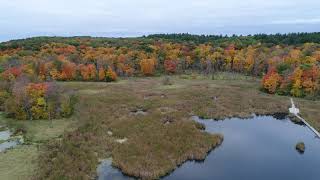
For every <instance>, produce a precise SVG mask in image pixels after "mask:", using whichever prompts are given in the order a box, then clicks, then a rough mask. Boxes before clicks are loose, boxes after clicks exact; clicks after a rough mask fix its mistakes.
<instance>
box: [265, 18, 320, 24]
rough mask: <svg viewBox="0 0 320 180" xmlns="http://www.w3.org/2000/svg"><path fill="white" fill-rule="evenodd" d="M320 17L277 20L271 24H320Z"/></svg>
mask: <svg viewBox="0 0 320 180" xmlns="http://www.w3.org/2000/svg"><path fill="white" fill-rule="evenodd" d="M319 23H320V18H310V19H287V20H275V21H272V22H271V23H270V24H319Z"/></svg>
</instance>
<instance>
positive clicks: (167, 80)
mask: <svg viewBox="0 0 320 180" xmlns="http://www.w3.org/2000/svg"><path fill="white" fill-rule="evenodd" d="M162 84H163V85H172V84H173V82H172V81H171V79H170V77H169V76H166V77H164V79H163V81H162Z"/></svg>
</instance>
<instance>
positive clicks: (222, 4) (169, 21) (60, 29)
mask: <svg viewBox="0 0 320 180" xmlns="http://www.w3.org/2000/svg"><path fill="white" fill-rule="evenodd" d="M315 7H320V1H319V0H306V1H300V0H281V1H279V0H268V1H265V0H242V1H241V2H239V1H238V0H223V1H221V0H152V1H150V0H135V1H132V0H107V1H102V0H55V1H52V0H28V1H26V0H1V5H0V27H1V31H0V39H7V38H5V36H6V37H10V38H12V37H15V36H16V37H21V36H23V34H25V35H26V36H27V35H30V34H32V35H45V34H54V35H69V34H82V35H92V36H95V35H106V36H112V35H119V34H120V35H123V36H132V35H133V34H137V35H140V34H150V33H159V32H164V33H170V32H190V33H202V34H206V33H218V34H228V33H229V32H232V33H236V34H240V33H241V34H248V33H252V32H265V31H266V29H267V30H268V32H280V31H281V32H283V31H285V27H282V26H281V29H280V27H279V26H278V25H284V24H287V25H291V26H290V28H287V29H286V30H287V31H298V30H299V31H301V30H302V31H316V29H313V28H314V27H315V26H304V27H303V29H301V25H303V24H309V25H317V24H320V22H319V19H320V18H319V11H318V8H315ZM295 25H297V26H295ZM298 25H299V27H298ZM252 29H254V31H253V30H252Z"/></svg>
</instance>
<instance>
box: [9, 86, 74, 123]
mask: <svg viewBox="0 0 320 180" xmlns="http://www.w3.org/2000/svg"><path fill="white" fill-rule="evenodd" d="M74 102H75V101H74V96H73V94H72V93H66V92H64V91H63V90H62V89H60V88H58V87H57V86H56V85H55V84H54V83H22V82H17V83H16V84H15V85H14V87H13V90H12V95H11V96H10V98H7V100H6V102H5V108H4V110H5V112H6V113H7V115H8V116H10V117H12V118H16V119H23V120H25V119H52V118H59V117H70V116H71V114H72V113H73V105H74Z"/></svg>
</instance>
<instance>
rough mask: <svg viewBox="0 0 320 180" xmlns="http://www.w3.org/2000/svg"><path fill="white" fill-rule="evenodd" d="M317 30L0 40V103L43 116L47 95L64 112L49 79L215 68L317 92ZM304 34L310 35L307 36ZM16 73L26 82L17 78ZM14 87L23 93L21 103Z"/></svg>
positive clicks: (271, 85) (280, 89) (290, 89)
mask: <svg viewBox="0 0 320 180" xmlns="http://www.w3.org/2000/svg"><path fill="white" fill-rule="evenodd" d="M318 36H319V33H301V34H288V35H254V36H232V37H224V36H195V35H188V34H172V35H151V36H148V37H141V38H91V37H72V38H65V37H36V38H29V39H25V40H15V41H9V42H5V43H1V45H0V49H1V50H0V74H1V75H0V78H1V91H0V101H2V102H6V103H2V104H5V105H6V108H5V107H3V108H5V109H7V110H8V111H9V109H10V105H11V107H12V106H14V103H13V102H8V101H7V99H8V97H13V99H16V102H18V100H19V103H20V104H19V103H18V105H17V104H15V105H16V107H22V108H21V109H22V110H21V109H18V110H15V113H11V114H13V116H21V117H26V119H30V118H35V119H39V118H48V117H49V115H50V114H46V113H44V114H43V113H42V111H43V109H45V110H48V109H49V108H50V107H49V104H50V103H49V102H50V100H51V99H55V102H56V103H53V104H55V108H53V109H55V110H54V113H53V114H56V115H58V114H60V115H61V114H64V113H61V109H64V108H62V107H61V106H62V104H63V98H57V97H56V98H50V97H54V96H50V95H49V94H50V93H49V94H47V91H48V92H51V90H50V91H49V89H50V88H48V87H51V86H49V85H48V83H49V82H53V81H104V82H109V81H116V80H117V78H118V77H119V76H120V77H129V76H153V75H161V74H183V73H188V72H190V71H197V72H199V73H203V74H207V75H209V74H214V73H216V72H219V71H229V72H237V73H243V74H246V75H251V76H255V77H261V78H262V81H261V84H262V86H261V89H262V90H263V91H265V92H268V93H272V94H274V93H277V94H281V95H291V96H296V97H318V96H319V95H320V90H319V79H320V74H319V72H320V71H319V66H320V65H319V64H320V44H319V43H318ZM296 37H297V39H296V40H294V41H293V40H292V39H295V38H296ZM310 37H315V38H313V40H310V39H309V38H310ZM206 39H208V41H206ZM211 39H213V41H211ZM272 39H275V41H274V42H273V40H272ZM305 41H308V42H306V43H305ZM309 41H310V42H309ZM22 79H28V81H29V82H28V83H21V81H22ZM23 82H26V80H23ZM19 83H20V85H19ZM15 84H16V85H15ZM17 84H18V85H19V86H21V87H23V88H18V89H24V91H25V92H23V93H22V92H19V93H20V94H19V93H18V94H17V92H15V91H14V89H15V88H14V87H15V86H18V85H17ZM21 84H23V85H21ZM30 87H32V88H30ZM40 87H41V88H40ZM31 89H37V91H39V92H37V93H34V92H32V91H31ZM51 89H52V88H51ZM21 93H22V94H25V95H26V96H23V97H27V98H26V99H28V100H27V101H26V102H27V103H26V104H24V105H23V102H24V100H22V99H24V98H21V97H20V96H21ZM31 96H32V98H34V100H32V98H31ZM17 99H18V100H17ZM65 99H69V98H65ZM20 101H21V102H20ZM67 101H68V102H70V100H67ZM69 104H72V103H69ZM70 107H71V106H70ZM41 108H43V109H42V110H41ZM32 109H34V110H32ZM10 111H13V110H10ZM18 111H19V112H20V111H21V112H24V113H22V115H14V114H19V113H18ZM43 112H45V111H43ZM66 114H69V113H66Z"/></svg>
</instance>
